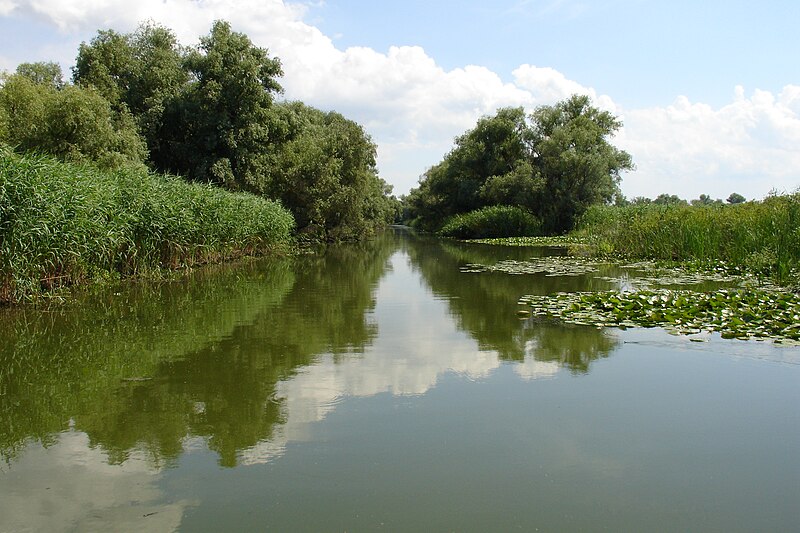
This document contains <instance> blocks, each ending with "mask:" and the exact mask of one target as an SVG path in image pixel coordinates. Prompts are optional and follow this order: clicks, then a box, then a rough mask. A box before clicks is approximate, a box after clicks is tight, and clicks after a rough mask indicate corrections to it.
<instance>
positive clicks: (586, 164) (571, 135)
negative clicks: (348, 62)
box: [532, 95, 633, 233]
mask: <svg viewBox="0 0 800 533" xmlns="http://www.w3.org/2000/svg"><path fill="white" fill-rule="evenodd" d="M532 121H533V124H532V130H533V135H532V145H533V150H534V153H533V159H534V166H535V167H536V168H538V169H539V172H540V173H541V175H542V176H543V177H544V180H545V187H544V190H543V194H542V197H541V199H540V203H539V205H538V206H537V207H538V214H539V216H540V217H541V219H542V222H543V223H544V226H545V231H547V232H548V233H562V232H564V231H568V230H570V229H572V227H573V225H574V223H575V220H576V219H577V217H579V216H580V215H581V214H583V212H585V211H586V208H588V207H589V206H590V205H592V204H596V203H608V202H609V201H610V200H611V199H612V198H613V197H614V195H615V194H618V193H619V182H620V179H621V177H620V172H621V171H623V170H631V169H633V163H632V161H631V156H630V155H628V154H627V153H626V152H624V151H622V150H618V149H617V148H615V147H614V146H612V145H611V144H610V143H609V142H608V138H609V137H611V136H612V135H613V134H614V133H615V132H616V131H617V130H618V129H619V128H620V127H622V122H620V121H619V120H618V119H617V118H616V117H614V116H613V115H612V114H611V113H609V112H607V111H600V110H599V109H597V108H595V107H593V106H592V105H591V100H590V99H589V97H588V96H585V95H573V96H571V97H570V98H568V99H567V100H564V101H562V102H559V103H557V104H556V105H554V106H542V107H539V108H537V109H536V110H535V111H534V113H533V115H532Z"/></svg>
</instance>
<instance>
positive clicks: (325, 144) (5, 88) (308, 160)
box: [0, 21, 398, 239]
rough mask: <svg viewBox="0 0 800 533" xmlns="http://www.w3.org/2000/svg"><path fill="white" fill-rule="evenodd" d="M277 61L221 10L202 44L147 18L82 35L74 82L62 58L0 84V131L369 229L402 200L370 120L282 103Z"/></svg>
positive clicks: (335, 230)
mask: <svg viewBox="0 0 800 533" xmlns="http://www.w3.org/2000/svg"><path fill="white" fill-rule="evenodd" d="M282 74H283V73H282V70H281V64H280V60H279V59H278V58H276V57H272V56H270V54H269V52H268V51H267V50H266V49H263V48H259V47H257V46H255V45H254V44H253V43H252V41H251V40H250V39H249V38H248V37H247V36H246V35H245V34H243V33H238V32H235V31H233V29H232V28H231V26H230V24H228V23H227V22H224V21H217V22H215V23H214V24H213V26H212V28H211V30H210V32H209V33H208V35H206V36H203V37H201V38H200V40H199V44H198V45H197V46H194V47H184V46H181V45H180V44H179V43H178V40H177V38H176V36H175V34H174V33H173V32H172V31H171V30H170V29H168V28H165V27H163V26H160V25H157V24H154V23H144V24H142V25H140V26H139V28H138V29H137V30H136V31H134V32H133V33H130V34H122V33H118V32H115V31H113V30H100V31H98V32H97V35H96V36H95V37H94V38H92V39H91V41H90V42H89V43H82V44H81V45H80V48H79V50H78V56H77V59H76V64H75V67H74V68H73V71H72V81H73V83H72V84H68V83H67V84H65V83H64V82H63V79H62V75H61V69H60V67H59V66H58V65H57V64H55V63H32V64H22V65H20V67H19V68H18V72H17V73H16V74H13V75H6V76H5V82H4V83H3V84H2V85H0V142H5V143H7V144H10V145H12V146H15V147H16V148H17V149H18V150H23V151H24V150H37V151H42V152H48V153H52V154H54V155H56V156H58V157H61V158H62V159H86V160H89V161H96V162H99V163H101V164H102V165H105V166H109V167H113V166H118V165H121V164H128V163H131V162H133V163H139V164H141V163H142V162H144V163H146V164H147V165H149V166H150V167H151V168H152V169H154V170H158V171H161V172H169V173H174V174H178V175H180V176H183V177H184V178H186V179H189V180H194V181H199V182H203V183H213V184H215V185H218V186H221V187H224V188H227V189H231V190H238V191H247V192H251V193H255V194H260V195H263V196H266V197H268V198H270V199H278V200H281V201H282V202H283V203H284V205H285V206H286V207H288V208H289V209H291V210H292V212H293V214H294V216H295V217H296V219H297V221H298V227H299V229H300V230H301V231H303V230H305V231H306V232H308V233H312V234H314V235H315V236H317V237H319V238H324V239H337V238H350V237H360V236H363V235H364V234H366V233H368V231H369V230H370V229H371V228H372V227H374V226H377V225H382V224H384V223H386V222H391V221H392V219H393V218H394V215H395V213H396V211H397V210H398V206H397V200H396V199H394V197H391V196H390V192H391V187H389V186H388V185H387V184H386V182H384V181H383V180H382V179H381V178H380V177H379V176H378V171H377V168H376V165H375V154H376V147H375V144H374V143H373V142H372V140H371V139H370V137H369V136H368V135H367V134H366V132H365V131H364V129H363V128H362V127H361V126H359V125H358V124H356V123H355V122H353V121H351V120H348V119H346V118H345V117H343V116H342V115H340V114H338V113H335V112H324V111H320V110H317V109H313V108H311V107H309V106H306V105H303V104H301V103H276V97H277V96H278V95H279V94H280V93H281V92H282V89H281V85H280V83H279V82H278V80H279V78H280V77H281V76H282Z"/></svg>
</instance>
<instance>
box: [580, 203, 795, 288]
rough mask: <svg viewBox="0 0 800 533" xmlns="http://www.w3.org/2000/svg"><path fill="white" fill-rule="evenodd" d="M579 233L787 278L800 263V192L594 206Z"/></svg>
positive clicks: (652, 254)
mask: <svg viewBox="0 0 800 533" xmlns="http://www.w3.org/2000/svg"><path fill="white" fill-rule="evenodd" d="M578 233H580V234H582V235H583V236H585V237H587V238H588V239H589V240H591V241H592V242H593V243H594V244H596V245H597V247H598V248H599V249H600V250H601V251H605V252H612V253H617V254H621V255H625V256H628V257H639V258H648V259H665V260H675V261H686V260H700V261H725V262H728V263H730V264H731V265H735V266H742V267H746V268H748V269H750V270H754V271H757V272H760V273H762V274H768V275H772V276H774V277H775V278H776V279H777V280H778V281H780V282H787V281H789V279H790V278H791V277H793V276H794V275H796V274H797V271H798V267H800V193H795V194H791V195H782V196H770V197H767V198H766V199H765V200H762V201H758V202H747V203H742V204H737V205H710V206H687V205H652V204H650V205H644V206H628V207H610V206H595V207H592V208H590V209H589V210H588V211H587V213H586V214H585V215H584V217H583V219H582V220H581V224H580V229H579V230H578Z"/></svg>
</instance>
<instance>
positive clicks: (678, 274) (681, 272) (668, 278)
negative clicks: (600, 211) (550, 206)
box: [598, 261, 773, 290]
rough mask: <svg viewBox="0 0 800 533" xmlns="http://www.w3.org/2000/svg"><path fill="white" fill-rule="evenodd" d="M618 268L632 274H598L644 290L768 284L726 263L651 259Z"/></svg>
mask: <svg viewBox="0 0 800 533" xmlns="http://www.w3.org/2000/svg"><path fill="white" fill-rule="evenodd" d="M620 268H621V269H624V270H626V271H632V272H633V273H634V275H633V276H628V275H623V276H604V277H598V279H602V280H605V281H610V282H616V283H619V284H620V286H624V287H628V288H629V289H630V290H644V289H649V288H652V287H669V286H674V285H700V284H706V283H724V284H729V285H731V286H733V285H737V286H753V285H755V286H761V287H767V286H769V287H772V286H773V285H772V284H771V283H769V282H768V281H767V280H766V279H764V278H759V277H757V276H755V275H753V274H751V273H743V272H742V271H741V270H740V269H736V268H729V267H728V266H727V265H724V264H720V265H707V264H702V265H699V264H692V263H681V264H678V265H675V264H666V263H658V262H654V261H643V262H638V263H630V264H623V265H620Z"/></svg>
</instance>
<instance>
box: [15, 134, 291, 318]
mask: <svg viewBox="0 0 800 533" xmlns="http://www.w3.org/2000/svg"><path fill="white" fill-rule="evenodd" d="M293 229H294V219H293V217H292V215H291V213H289V212H288V211H287V210H285V209H284V208H283V207H281V206H280V205H279V204H277V203H275V202H272V201H269V200H265V199H263V198H259V197H256V196H253V195H250V194H245V193H231V192H227V191H223V190H221V189H218V188H215V187H213V186H209V185H200V184H190V183H186V182H184V181H182V180H181V179H179V178H176V177H170V176H161V175H156V174H153V173H150V172H147V171H145V170H142V169H134V168H123V169H119V170H116V171H101V170H99V169H97V168H95V167H93V166H89V165H79V164H66V163H62V162H59V161H56V160H55V159H52V158H49V157H45V156H40V155H30V154H26V155H20V154H16V153H14V152H13V151H11V150H9V149H6V148H1V147H0V302H16V301H20V300H24V299H28V298H31V297H35V296H37V295H41V294H44V293H47V292H48V291H50V290H51V289H54V288H58V287H64V286H71V285H75V284H79V283H82V282H85V281H87V280H91V279H102V278H107V277H120V276H137V275H142V274H145V273H152V272H156V271H160V270H161V269H164V268H171V269H174V268H180V267H184V266H191V265H195V264H199V263H207V262H216V261H221V260H225V259H230V258H233V257H237V256H241V255H245V254H254V253H263V252H266V251H269V250H274V249H277V248H281V247H284V246H286V245H287V244H288V243H289V242H290V239H291V235H292V231H293Z"/></svg>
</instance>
